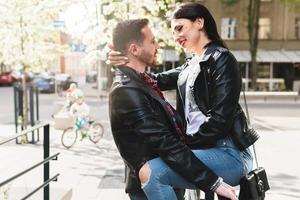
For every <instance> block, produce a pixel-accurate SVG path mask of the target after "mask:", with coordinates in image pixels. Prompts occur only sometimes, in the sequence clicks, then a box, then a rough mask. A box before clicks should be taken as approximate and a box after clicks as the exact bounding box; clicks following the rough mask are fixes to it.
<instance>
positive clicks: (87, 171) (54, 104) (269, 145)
mask: <svg viewBox="0 0 300 200" xmlns="http://www.w3.org/2000/svg"><path fill="white" fill-rule="evenodd" d="M82 87H83V88H89V87H90V88H91V85H85V86H82ZM91 91H92V93H96V91H93V90H91ZM0 96H1V98H0V110H1V113H0V139H2V138H5V136H6V134H7V133H4V132H3V131H7V130H11V131H12V132H13V130H14V129H13V128H12V127H13V123H14V118H13V117H14V114H13V92H12V88H11V87H0ZM63 101H64V99H63V98H62V97H57V96H56V95H55V94H40V120H42V121H44V120H51V114H52V113H53V112H55V110H57V109H58V108H59V107H60V105H61V104H62V103H63ZM86 101H87V103H88V105H90V106H91V115H92V117H93V118H94V119H97V120H101V121H102V122H103V123H104V126H105V136H104V139H103V140H101V141H100V142H99V143H98V144H97V145H94V144H92V143H90V142H89V141H83V142H78V143H77V144H76V145H75V146H74V147H72V148H71V149H69V150H67V149H64V148H63V147H62V145H61V144H60V135H61V131H57V130H54V129H53V128H52V129H51V133H53V134H52V138H51V151H52V152H61V156H60V157H59V161H58V163H57V164H56V163H55V162H54V164H53V168H54V171H59V172H60V173H61V174H62V175H61V177H60V178H59V181H58V182H56V183H53V184H52V185H53V190H54V191H58V189H57V188H60V190H62V189H61V188H72V195H73V198H72V199H78V200H79V199H91V200H92V199H108V198H109V199H115V200H119V199H124V198H126V197H125V196H126V195H125V194H124V191H123V188H124V183H123V179H124V165H123V162H122V159H121V158H120V156H119V153H118V151H117V149H116V147H115V144H114V142H113V139H112V136H111V132H110V126H109V120H108V100H107V98H104V99H102V100H100V99H99V98H97V97H91V96H90V97H87V98H86ZM248 103H249V112H250V114H251V121H252V122H253V126H254V127H256V128H257V131H258V132H259V134H260V136H261V138H260V139H259V140H258V142H257V145H256V150H257V153H258V160H259V165H261V166H263V167H265V168H266V171H267V174H268V178H269V183H270V186H271V190H270V191H269V192H268V193H267V198H266V199H267V200H296V199H300V189H299V188H300V172H299V168H300V162H299V159H297V158H298V157H299V153H300V151H299V148H298V146H299V141H300V134H299V130H300V123H299V121H300V102H281V103H269V102H248ZM241 104H242V102H241ZM5 127H10V129H9V128H5ZM2 133H3V134H2ZM16 147H17V146H16V145H15V144H14V143H11V144H10V145H9V146H4V148H3V149H2V150H3V151H1V154H0V155H1V156H0V159H1V160H4V159H5V161H6V162H5V163H6V165H9V166H14V162H16V159H17V158H9V159H8V158H7V155H6V153H8V152H9V153H12V152H15V150H14V149H15V148H16ZM26 148H28V149H27V150H26ZM36 148H40V146H34V145H31V144H28V145H26V146H25V150H24V151H23V152H22V153H21V154H19V156H21V157H22V155H24V154H25V153H28V152H30V151H32V149H36ZM0 149H1V148H0ZM4 149H6V150H5V151H4ZM14 167H17V166H14ZM14 167H11V168H10V170H9V171H11V170H13V169H14ZM18 167H19V166H18ZM1 170H2V171H1V173H2V172H4V171H5V168H4V167H2V168H1ZM8 174H9V173H8ZM24 182H26V181H24ZM24 182H22V183H23V184H24ZM26 184H27V187H30V184H32V181H31V180H30V181H28V182H26ZM20 185H21V184H20ZM19 187H21V186H19ZM87 191H89V192H87ZM122 195H123V196H122ZM37 199H38V198H37Z"/></svg>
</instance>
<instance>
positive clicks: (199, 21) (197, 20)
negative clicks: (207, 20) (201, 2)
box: [195, 18, 204, 31]
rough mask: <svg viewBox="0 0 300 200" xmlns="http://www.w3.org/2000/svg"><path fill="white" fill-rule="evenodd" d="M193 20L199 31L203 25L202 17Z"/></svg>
mask: <svg viewBox="0 0 300 200" xmlns="http://www.w3.org/2000/svg"><path fill="white" fill-rule="evenodd" d="M195 22H196V24H197V26H198V29H199V31H200V30H202V29H203V27H204V18H197V19H196V21H195Z"/></svg>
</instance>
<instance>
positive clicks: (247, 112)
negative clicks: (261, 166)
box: [242, 87, 258, 167]
mask: <svg viewBox="0 0 300 200" xmlns="http://www.w3.org/2000/svg"><path fill="white" fill-rule="evenodd" d="M242 91H243V96H244V103H245V109H246V115H247V121H248V124H249V125H251V123H250V115H249V111H248V104H247V100H246V94H245V89H244V87H242ZM252 147H253V152H254V158H255V163H256V166H257V167H258V161H257V155H256V149H255V145H254V143H253V145H252Z"/></svg>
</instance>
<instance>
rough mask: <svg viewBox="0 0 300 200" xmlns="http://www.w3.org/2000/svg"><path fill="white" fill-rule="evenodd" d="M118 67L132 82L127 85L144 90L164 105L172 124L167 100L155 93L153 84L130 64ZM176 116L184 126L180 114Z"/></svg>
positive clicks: (127, 79) (124, 76)
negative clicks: (129, 65)
mask: <svg viewBox="0 0 300 200" xmlns="http://www.w3.org/2000/svg"><path fill="white" fill-rule="evenodd" d="M117 68H118V69H119V70H120V71H121V73H122V77H123V80H124V79H126V82H128V83H129V82H130V83H129V84H127V86H126V87H132V88H136V89H139V90H142V91H143V92H144V93H145V94H147V95H150V97H152V98H153V99H155V100H156V101H158V102H159V103H160V104H161V105H162V107H163V109H164V110H165V112H166V113H167V116H168V118H169V120H170V122H171V124H173V122H172V121H173V118H172V116H171V115H170V112H169V109H168V108H167V106H166V102H165V101H164V100H163V99H162V98H161V97H160V96H158V94H156V93H155V91H154V90H153V89H152V88H151V86H149V85H148V84H147V83H145V81H144V80H143V78H142V76H141V75H140V74H139V72H137V71H135V70H134V69H132V68H130V67H128V66H120V67H117ZM175 117H176V118H177V120H178V121H177V122H178V123H179V125H180V127H183V124H182V120H181V118H180V116H177V115H176V114H175Z"/></svg>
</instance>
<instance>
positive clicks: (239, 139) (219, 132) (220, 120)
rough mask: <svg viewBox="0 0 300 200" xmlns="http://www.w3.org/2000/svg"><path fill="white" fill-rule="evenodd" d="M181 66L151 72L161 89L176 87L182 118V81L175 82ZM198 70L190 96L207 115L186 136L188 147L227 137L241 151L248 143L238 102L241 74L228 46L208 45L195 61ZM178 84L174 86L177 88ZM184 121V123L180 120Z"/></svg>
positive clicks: (205, 146) (242, 113) (210, 142)
mask: <svg viewBox="0 0 300 200" xmlns="http://www.w3.org/2000/svg"><path fill="white" fill-rule="evenodd" d="M187 66H188V62H186V63H185V64H184V65H182V66H180V67H178V68H175V69H172V70H169V71H166V72H162V73H160V74H156V75H154V78H155V79H156V80H157V81H158V86H159V88H160V89H162V90H169V89H178V90H179V92H178V93H179V94H180V95H177V111H178V113H179V114H180V115H181V116H182V118H183V119H184V118H185V117H184V116H185V115H184V106H183V105H184V99H185V98H184V97H185V88H186V82H180V81H178V75H179V73H180V72H181V71H182V70H184V69H185V68H186V67H187ZM199 67H200V68H201V72H200V73H199V75H198V77H197V79H196V81H195V84H194V87H193V95H194V98H195V101H196V104H197V105H198V107H199V109H200V111H201V112H202V113H203V114H205V115H206V116H207V117H208V120H207V121H205V122H204V123H203V124H202V125H201V126H200V128H199V131H198V132H197V133H196V134H194V136H187V141H188V145H189V146H190V147H191V148H195V149H199V148H208V147H212V146H214V145H215V144H216V142H217V141H218V140H219V139H221V138H225V137H226V136H230V137H231V138H232V139H233V142H234V143H235V145H236V146H237V147H238V148H239V149H240V150H244V149H245V148H247V147H248V146H250V145H251V144H252V142H251V141H250V140H249V138H247V137H246V136H245V134H244V132H245V131H246V130H247V129H248V126H247V121H246V117H245V114H244V112H243V111H242V109H241V106H240V105H239V97H240V91H241V85H242V81H241V74H240V71H239V67H238V63H237V61H236V59H235V57H234V56H233V55H232V54H231V52H230V51H229V50H228V49H225V48H222V47H219V46H217V45H216V44H213V43H212V44H210V45H209V46H208V48H207V50H206V52H205V54H204V57H203V59H202V61H201V62H200V63H199ZM177 86H178V87H177ZM184 123H185V122H184Z"/></svg>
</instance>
